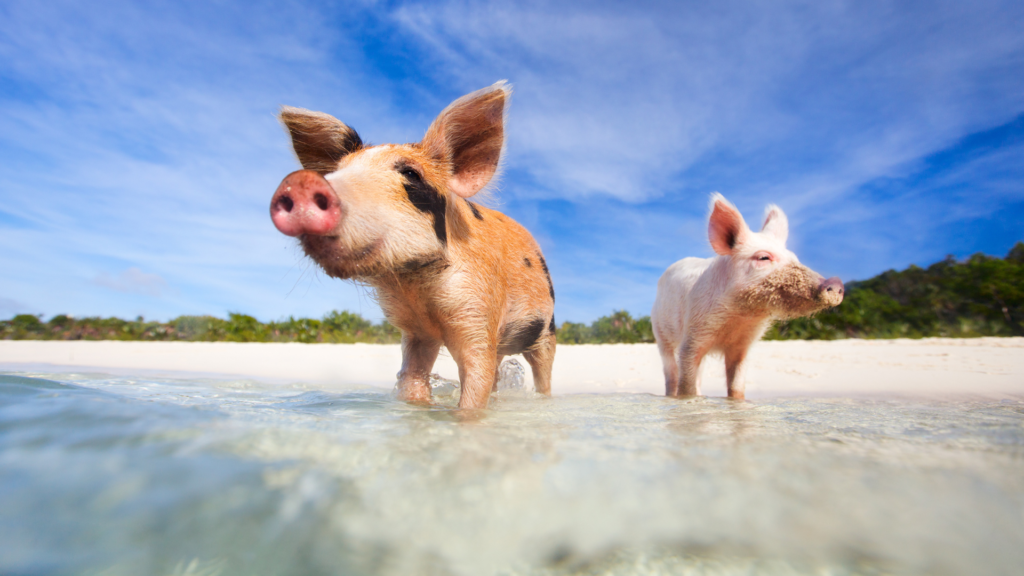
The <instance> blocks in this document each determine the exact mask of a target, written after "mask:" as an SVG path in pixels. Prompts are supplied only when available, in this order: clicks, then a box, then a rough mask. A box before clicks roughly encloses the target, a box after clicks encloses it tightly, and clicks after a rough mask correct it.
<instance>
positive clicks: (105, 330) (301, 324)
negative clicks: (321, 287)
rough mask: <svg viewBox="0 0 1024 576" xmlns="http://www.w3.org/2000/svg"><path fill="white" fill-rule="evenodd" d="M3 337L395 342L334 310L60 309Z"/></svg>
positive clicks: (384, 327)
mask: <svg viewBox="0 0 1024 576" xmlns="http://www.w3.org/2000/svg"><path fill="white" fill-rule="evenodd" d="M0 338H2V339H5V340H163V341H174V340H180V341H188V342H306V343H312V342H331V343H341V344H350V343H353V342H371V343H375V344H389V343H394V342H399V341H400V340H401V333H400V332H399V331H398V329H397V328H395V327H394V326H392V325H390V324H388V323H387V322H381V323H380V324H373V323H371V322H370V321H369V320H366V319H365V318H363V317H362V316H360V315H358V314H353V313H351V312H338V311H333V312H331V313H329V314H327V315H326V316H324V317H323V318H322V319H320V320H312V319H309V318H288V319H287V320H282V321H279V322H268V323H266V324H264V323H262V322H260V321H259V320H257V319H255V318H253V317H252V316H247V315H245V314H236V313H231V314H228V318H227V320H223V319H221V318H215V317H213V316H180V317H178V318H175V319H174V320H171V321H170V322H147V321H145V320H144V319H143V318H142V317H139V318H136V319H135V320H134V321H128V320H121V319H120V318H71V317H68V316H65V315H63V314H61V315H58V316H54V317H53V318H51V319H50V320H49V321H48V322H43V321H41V320H40V319H39V318H37V317H35V316H32V315H29V314H20V315H18V316H15V317H14V318H12V319H10V320H5V321H0Z"/></svg>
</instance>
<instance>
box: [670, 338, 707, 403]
mask: <svg viewBox="0 0 1024 576" xmlns="http://www.w3.org/2000/svg"><path fill="white" fill-rule="evenodd" d="M707 353H708V347H707V346H706V345H701V344H700V343H699V342H698V341H696V340H695V339H693V338H687V339H685V340H683V344H682V346H680V347H679V352H678V353H677V354H676V359H677V363H678V365H679V384H678V385H677V387H676V394H675V396H700V363H701V362H702V361H703V360H704V356H705V355H707Z"/></svg>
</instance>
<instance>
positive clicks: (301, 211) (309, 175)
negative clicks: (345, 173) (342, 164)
mask: <svg viewBox="0 0 1024 576" xmlns="http://www.w3.org/2000/svg"><path fill="white" fill-rule="evenodd" d="M270 219H271V220H273V221H274V226H276V227H277V229H278V230H280V231H281V233H282V234H287V235H288V236H300V235H302V234H312V235H315V236H323V235H327V234H329V233H330V232H331V231H333V230H334V229H335V227H336V226H337V225H338V222H339V221H340V220H341V202H340V201H339V200H338V195H337V194H335V193H334V189H333V188H331V185H330V183H328V182H327V180H325V179H324V177H323V176H321V175H320V174H319V173H317V172H314V171H312V170H298V171H296V172H292V173H291V174H289V175H287V176H285V178H284V180H283V181H281V185H280V186H278V187H277V191H276V192H274V197H273V198H271V200H270Z"/></svg>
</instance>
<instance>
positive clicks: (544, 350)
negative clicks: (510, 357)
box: [523, 334, 556, 396]
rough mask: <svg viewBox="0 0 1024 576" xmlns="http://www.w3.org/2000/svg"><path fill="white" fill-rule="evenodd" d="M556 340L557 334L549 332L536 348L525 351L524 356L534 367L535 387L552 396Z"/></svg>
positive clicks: (538, 390) (532, 367)
mask: <svg viewBox="0 0 1024 576" xmlns="http://www.w3.org/2000/svg"><path fill="white" fill-rule="evenodd" d="M555 342H556V338H555V335H554V334H548V335H547V336H545V337H542V338H541V341H540V343H538V345H537V347H536V348H534V349H533V350H527V351H526V352H523V357H524V358H526V361H527V362H529V363H530V368H531V369H533V386H534V388H536V389H537V392H540V393H541V394H547V395H548V396H551V368H552V366H553V365H554V363H555Z"/></svg>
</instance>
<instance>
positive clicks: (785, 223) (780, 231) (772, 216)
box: [761, 204, 789, 244]
mask: <svg viewBox="0 0 1024 576" xmlns="http://www.w3.org/2000/svg"><path fill="white" fill-rule="evenodd" d="M761 233H762V234H767V235H769V236H774V237H775V239H776V240H778V241H779V242H782V243H783V244H785V243H786V238H789V218H786V213H785V212H783V211H782V208H779V207H778V206H776V205H775V204H769V205H768V207H767V208H765V209H764V226H762V227H761Z"/></svg>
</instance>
